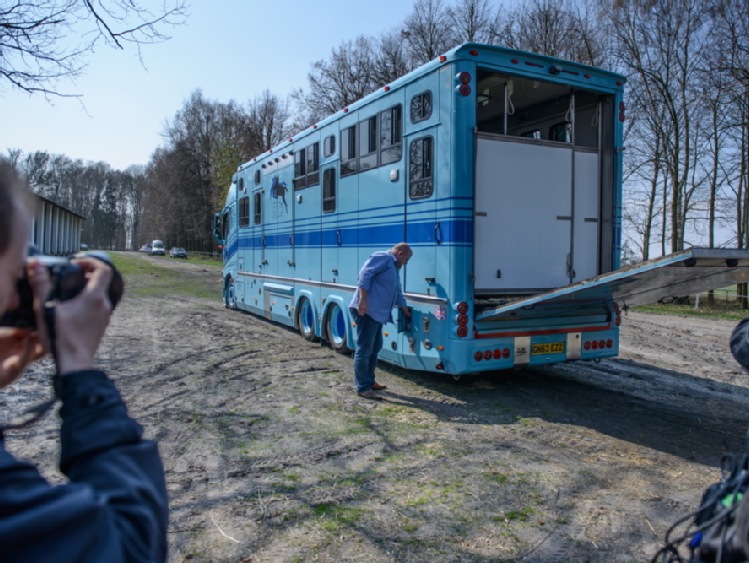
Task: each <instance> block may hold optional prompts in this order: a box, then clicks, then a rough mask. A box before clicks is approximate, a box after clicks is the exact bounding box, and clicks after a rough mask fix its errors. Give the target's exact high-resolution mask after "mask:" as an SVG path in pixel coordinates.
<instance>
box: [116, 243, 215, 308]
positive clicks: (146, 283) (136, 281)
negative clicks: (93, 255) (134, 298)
mask: <svg viewBox="0 0 749 563" xmlns="http://www.w3.org/2000/svg"><path fill="white" fill-rule="evenodd" d="M110 255H111V257H112V261H113V262H114V265H115V267H116V268H117V269H118V270H119V271H120V272H121V273H122V277H123V278H124V279H125V292H126V293H132V294H133V295H138V296H141V297H143V296H149V295H150V296H161V295H164V296H166V295H182V296H191V297H199V298H205V299H213V300H217V301H220V300H221V262H219V261H216V260H212V259H209V258H203V257H196V258H190V259H189V262H190V264H192V265H197V266H199V267H200V268H201V270H202V273H205V275H202V276H201V275H185V274H184V272H182V271H180V270H177V269H172V268H170V267H169V264H168V263H167V262H166V261H168V260H174V259H172V258H169V257H168V256H167V257H164V258H160V257H158V258H157V260H158V261H161V260H163V261H165V262H164V265H163V266H161V265H159V264H154V263H153V261H152V260H145V259H144V257H143V256H142V255H139V254H136V253H133V252H112V253H111V254H110ZM213 273H215V275H211V274H213Z"/></svg>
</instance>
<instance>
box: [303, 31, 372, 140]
mask: <svg viewBox="0 0 749 563" xmlns="http://www.w3.org/2000/svg"><path fill="white" fill-rule="evenodd" d="M374 53H375V48H374V44H373V41H372V40H371V39H370V38H368V37H365V36H363V35H361V36H359V37H357V38H356V39H355V40H354V41H347V42H345V43H343V44H342V45H341V46H340V47H338V48H337V49H333V51H332V54H331V57H330V60H328V61H324V60H319V61H317V62H315V63H313V65H312V70H311V71H310V73H309V74H308V75H307V80H308V82H309V91H308V92H307V93H304V92H302V91H296V92H295V93H294V94H293V95H292V96H293V97H294V99H295V100H296V102H297V104H298V106H299V108H300V110H301V112H302V113H303V116H302V117H301V119H300V120H299V123H302V124H306V125H307V126H308V125H311V124H313V123H315V122H317V121H319V120H321V119H323V118H324V117H327V116H328V115H331V114H333V113H335V112H337V111H340V110H341V109H343V108H344V107H346V106H348V105H349V104H352V103H354V102H355V101H357V100H359V99H361V98H363V97H364V96H366V95H367V94H369V93H371V92H373V91H374V90H375V89H376V88H377V87H378V84H376V83H375V78H374V77H375V72H374V64H375V59H374Z"/></svg>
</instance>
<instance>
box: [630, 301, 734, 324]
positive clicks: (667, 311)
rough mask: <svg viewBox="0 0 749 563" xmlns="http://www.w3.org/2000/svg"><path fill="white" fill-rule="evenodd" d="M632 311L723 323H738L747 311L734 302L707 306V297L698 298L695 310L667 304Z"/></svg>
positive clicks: (718, 302)
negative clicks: (698, 301) (714, 320)
mask: <svg viewBox="0 0 749 563" xmlns="http://www.w3.org/2000/svg"><path fill="white" fill-rule="evenodd" d="M633 310H634V311H637V312H639V313H647V314H649V315H677V316H686V317H701V318H705V319H716V320H723V321H740V320H741V319H743V318H744V317H746V316H747V315H749V311H747V310H746V309H742V308H741V307H739V305H738V304H737V303H736V302H728V303H722V302H721V301H720V300H718V301H716V302H715V304H714V305H711V306H708V305H707V297H704V296H703V297H700V308H699V309H695V308H694V305H688V304H687V305H677V304H675V303H669V304H660V303H658V304H654V305H642V306H640V307H634V308H633ZM624 320H625V321H626V313H624Z"/></svg>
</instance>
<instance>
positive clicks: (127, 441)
mask: <svg viewBox="0 0 749 563" xmlns="http://www.w3.org/2000/svg"><path fill="white" fill-rule="evenodd" d="M58 395H59V397H60V399H61V400H62V408H61V409H60V417H61V418H62V427H61V429H60V448H61V451H60V470H61V471H62V472H63V473H64V474H65V475H66V476H67V477H68V479H69V482H68V483H66V484H61V485H50V484H49V483H48V482H47V481H46V480H45V479H44V478H43V477H42V476H41V475H40V474H39V471H38V470H37V469H36V467H34V466H33V465H31V464H29V463H25V462H22V461H18V460H16V459H15V458H14V457H13V456H11V455H10V454H9V453H8V452H7V451H6V449H5V443H4V441H3V440H0V560H2V561H10V562H24V563H25V562H27V561H28V562H32V561H33V562H39V561H42V562H43V561H54V562H56V563H58V562H59V563H62V562H73V561H75V562H99V561H101V562H107V563H109V562H118V561H132V562H139V563H141V562H152V561H164V560H165V559H166V555H167V539H166V538H167V526H168V516H169V515H168V512H169V509H168V502H167V493H166V484H165V480H164V468H163V466H162V463H161V459H160V457H159V453H158V449H157V447H156V444H155V443H153V442H150V441H148V440H143V439H142V428H141V426H140V425H139V424H138V423H137V422H135V421H134V420H133V419H132V418H130V416H128V414H127V410H126V408H125V405H124V403H123V402H122V399H121V398H120V394H119V392H118V391H117V389H116V388H115V386H114V384H113V383H112V381H111V380H110V379H109V378H108V377H107V376H106V375H105V374H104V373H103V372H101V371H85V372H76V373H71V374H67V375H65V376H63V377H61V378H60V386H59V390H58Z"/></svg>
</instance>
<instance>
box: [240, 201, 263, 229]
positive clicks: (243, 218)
mask: <svg viewBox="0 0 749 563" xmlns="http://www.w3.org/2000/svg"><path fill="white" fill-rule="evenodd" d="M253 197H254V199H255V215H254V216H253V222H254V224H255V225H260V224H261V223H262V222H263V192H255V194H254V196H253ZM239 226H240V227H249V226H250V196H245V197H243V198H240V199H239Z"/></svg>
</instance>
